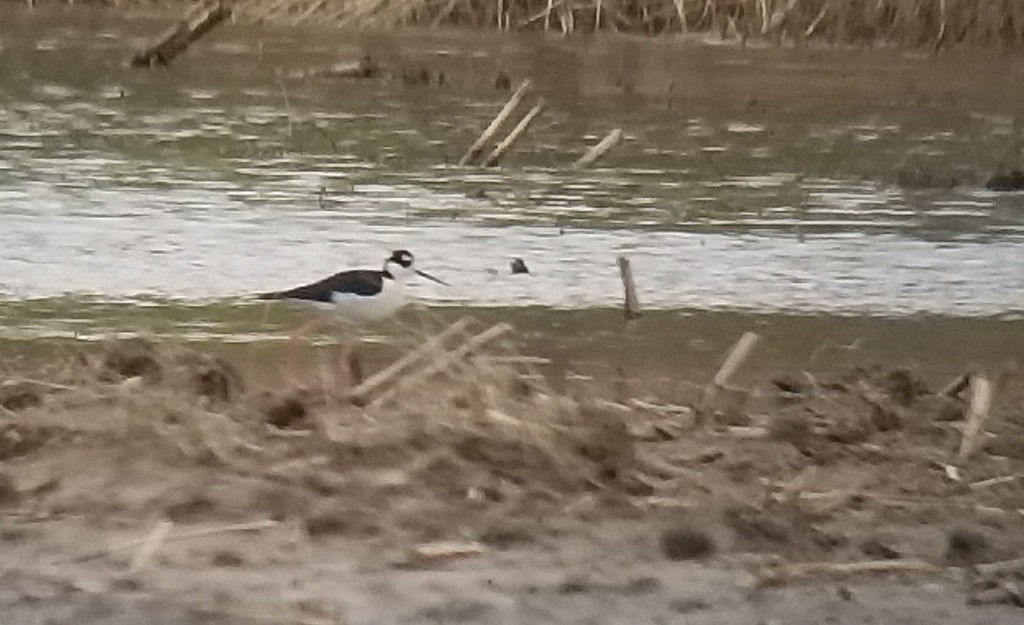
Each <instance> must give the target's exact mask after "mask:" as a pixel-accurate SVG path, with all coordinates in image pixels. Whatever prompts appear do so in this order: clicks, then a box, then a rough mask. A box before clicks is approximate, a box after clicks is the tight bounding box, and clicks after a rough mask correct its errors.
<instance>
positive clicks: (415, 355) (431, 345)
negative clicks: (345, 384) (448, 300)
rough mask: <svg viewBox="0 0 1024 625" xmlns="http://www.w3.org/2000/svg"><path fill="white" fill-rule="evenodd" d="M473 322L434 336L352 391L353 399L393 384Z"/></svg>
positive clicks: (460, 323)
mask: <svg viewBox="0 0 1024 625" xmlns="http://www.w3.org/2000/svg"><path fill="white" fill-rule="evenodd" d="M471 322H472V320H471V319H470V318H469V317H463V318H461V319H459V320H458V321H456V322H455V323H453V324H452V325H450V326H448V328H446V329H445V330H444V331H443V332H441V333H440V334H436V335H434V336H433V337H431V338H430V339H429V340H428V341H426V342H424V343H423V344H422V345H420V346H419V347H417V348H416V349H414V350H412V351H411V352H409V353H408V354H406V355H405V356H402V357H401V358H399V359H398V360H396V361H395V362H393V363H391V364H390V365H388V366H387V367H385V368H384V369H382V370H380V371H379V372H377V373H376V374H374V375H372V376H370V378H369V379H368V380H366V381H365V382H363V383H362V384H360V385H359V386H357V387H356V388H354V389H353V390H352V399H354V400H356V401H360V400H363V399H365V398H366V396H367V395H369V394H370V393H372V392H373V391H375V390H376V389H377V388H378V387H380V386H383V385H385V384H387V383H388V382H391V381H392V380H393V379H394V378H395V377H396V376H398V374H400V373H401V372H402V371H404V370H405V369H407V368H408V367H409V365H411V364H413V363H415V362H416V361H418V360H420V359H421V358H423V357H424V356H426V355H427V354H428V353H430V352H432V351H434V350H435V349H438V348H439V347H441V346H442V345H443V344H444V342H445V341H447V340H448V339H449V338H451V337H453V336H455V335H456V334H461V333H463V332H464V331H465V330H466V328H467V327H469V324H470V323H471Z"/></svg>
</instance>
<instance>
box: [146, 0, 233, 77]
mask: <svg viewBox="0 0 1024 625" xmlns="http://www.w3.org/2000/svg"><path fill="white" fill-rule="evenodd" d="M230 15H231V8H230V7H227V6H225V5H224V4H223V2H217V3H216V4H208V5H205V6H200V7H196V8H195V9H193V10H192V11H191V12H190V13H189V14H188V15H187V16H186V17H185V19H183V20H182V21H181V22H180V23H178V24H177V25H176V26H173V27H172V28H169V29H168V30H166V31H165V32H164V34H163V35H161V36H160V37H159V38H158V39H157V41H156V43H154V44H153V45H151V46H149V47H148V48H146V49H145V50H139V51H138V52H136V53H135V56H133V57H132V60H131V66H132V67H156V66H157V65H168V64H170V62H171V61H172V60H174V57H176V56H178V55H179V54H181V53H182V52H184V51H185V50H186V49H187V48H188V47H189V46H190V45H192V44H193V43H194V42H195V41H197V40H198V39H199V38H200V37H202V36H203V35H205V34H206V33H208V32H210V30H212V29H213V27H214V26H216V25H217V24H220V23H221V22H223V21H224V20H225V19H227V18H228V17H229V16H230Z"/></svg>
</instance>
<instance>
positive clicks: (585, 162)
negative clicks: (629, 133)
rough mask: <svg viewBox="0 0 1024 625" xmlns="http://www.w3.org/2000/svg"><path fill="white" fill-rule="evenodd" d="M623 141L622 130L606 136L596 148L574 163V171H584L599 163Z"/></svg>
mask: <svg viewBox="0 0 1024 625" xmlns="http://www.w3.org/2000/svg"><path fill="white" fill-rule="evenodd" d="M621 141H622V129H621V128H616V129H614V130H612V131H611V132H609V133H608V134H607V135H605V137H604V139H601V141H600V142H599V143H598V144H597V145H595V146H594V147H592V148H590V149H589V150H587V152H586V154H584V155H583V156H581V157H580V159H579V160H578V161H576V162H575V163H573V169H582V168H584V167H589V166H590V165H593V164H594V163H596V162H597V160H598V159H600V158H601V157H602V156H604V155H605V154H606V153H607V152H608V151H609V150H611V149H612V148H614V147H615V146H617V145H618V144H619V142H621Z"/></svg>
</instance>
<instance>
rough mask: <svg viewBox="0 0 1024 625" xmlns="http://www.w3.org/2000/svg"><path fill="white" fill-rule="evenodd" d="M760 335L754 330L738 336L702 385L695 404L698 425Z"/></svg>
mask: <svg viewBox="0 0 1024 625" xmlns="http://www.w3.org/2000/svg"><path fill="white" fill-rule="evenodd" d="M760 338H761V337H759V336H758V335H757V333H755V332H747V333H746V334H744V335H743V336H741V337H740V340H739V341H736V345H734V346H733V348H732V350H730V351H729V355H728V356H727V357H726V359H725V362H724V363H723V364H722V367H721V368H720V369H719V370H718V373H716V374H715V377H714V378H712V380H711V382H710V383H708V385H707V386H706V387H704V393H703V394H702V395H701V398H700V404H698V406H697V413H696V421H697V424H698V425H701V424H703V423H705V422H706V419H707V413H708V411H709V410H710V409H711V406H712V404H713V403H714V401H715V398H716V397H718V393H719V392H721V390H722V389H723V388H725V387H726V386H727V385H728V384H729V380H730V379H732V376H733V374H735V373H736V370H737V369H739V368H740V365H742V364H743V362H744V361H745V360H746V359H747V357H748V356H750V352H751V351H753V349H754V346H755V345H757V341H758V340H760Z"/></svg>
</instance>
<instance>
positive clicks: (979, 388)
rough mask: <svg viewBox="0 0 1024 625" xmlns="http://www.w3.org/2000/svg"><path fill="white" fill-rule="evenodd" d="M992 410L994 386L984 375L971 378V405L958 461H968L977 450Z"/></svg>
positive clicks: (968, 409) (958, 453)
mask: <svg viewBox="0 0 1024 625" xmlns="http://www.w3.org/2000/svg"><path fill="white" fill-rule="evenodd" d="M991 408H992V384H991V383H990V382H989V381H988V378H987V377H985V376H984V375H981V374H979V375H976V376H974V377H972V378H971V404H970V406H968V408H967V418H966V421H965V423H964V437H963V438H962V439H961V440H960V450H959V451H958V452H957V455H956V457H957V461H958V462H963V461H964V460H967V458H969V457H970V456H971V454H973V453H974V452H975V450H977V448H978V439H979V438H980V437H981V434H982V432H983V431H984V427H985V421H986V420H987V419H988V415H989V412H990V410H991Z"/></svg>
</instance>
